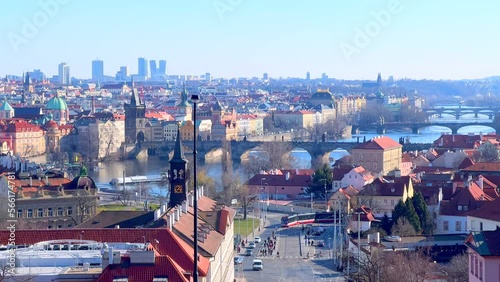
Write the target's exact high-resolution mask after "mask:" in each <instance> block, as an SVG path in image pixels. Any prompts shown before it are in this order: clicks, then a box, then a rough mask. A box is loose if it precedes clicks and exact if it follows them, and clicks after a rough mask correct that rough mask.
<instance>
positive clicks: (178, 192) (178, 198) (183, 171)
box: [168, 125, 189, 208]
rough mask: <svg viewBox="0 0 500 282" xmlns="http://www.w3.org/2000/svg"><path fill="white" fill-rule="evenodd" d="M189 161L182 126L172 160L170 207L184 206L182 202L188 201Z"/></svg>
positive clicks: (178, 127) (178, 128) (178, 131)
mask: <svg viewBox="0 0 500 282" xmlns="http://www.w3.org/2000/svg"><path fill="white" fill-rule="evenodd" d="M186 164H187V160H186V158H185V157H184V152H183V149H182V141H181V130H180V125H178V126H177V139H176V140H175V148H174V155H173V156H172V159H171V160H170V170H169V177H170V201H169V203H168V206H169V207H171V208H172V207H175V206H177V205H182V202H184V201H186V200H187V189H186V188H187V185H186V184H187V183H186V182H187V178H188V177H189V172H188V171H187V165H186Z"/></svg>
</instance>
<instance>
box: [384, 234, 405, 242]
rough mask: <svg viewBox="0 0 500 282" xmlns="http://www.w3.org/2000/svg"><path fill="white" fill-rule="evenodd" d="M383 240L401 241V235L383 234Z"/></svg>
mask: <svg viewBox="0 0 500 282" xmlns="http://www.w3.org/2000/svg"><path fill="white" fill-rule="evenodd" d="M384 240H386V241H389V242H401V237H399V236H396V235H393V236H385V237H384Z"/></svg>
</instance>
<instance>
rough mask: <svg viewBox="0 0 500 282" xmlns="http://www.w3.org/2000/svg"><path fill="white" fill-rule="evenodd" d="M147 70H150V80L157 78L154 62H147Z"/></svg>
mask: <svg viewBox="0 0 500 282" xmlns="http://www.w3.org/2000/svg"><path fill="white" fill-rule="evenodd" d="M149 69H150V71H151V72H150V74H151V78H156V77H157V76H158V68H157V67H156V60H150V61H149Z"/></svg>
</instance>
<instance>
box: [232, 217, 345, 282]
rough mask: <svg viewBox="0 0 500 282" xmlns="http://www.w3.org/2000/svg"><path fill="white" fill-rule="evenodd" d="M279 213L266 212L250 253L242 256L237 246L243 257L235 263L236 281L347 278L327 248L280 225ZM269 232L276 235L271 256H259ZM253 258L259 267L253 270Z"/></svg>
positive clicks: (317, 281)
mask: <svg viewBox="0 0 500 282" xmlns="http://www.w3.org/2000/svg"><path fill="white" fill-rule="evenodd" d="M281 216H283V214H279V213H268V215H267V220H266V226H265V228H264V229H261V230H262V232H261V233H260V234H257V233H256V236H259V237H260V238H261V242H260V243H256V244H255V248H254V249H253V251H252V255H251V256H244V254H245V252H246V248H241V252H240V254H239V255H241V256H244V259H243V262H242V263H241V264H237V265H235V278H236V281H247V282H253V281H255V282H257V281H259V282H262V281H278V282H280V281H281V282H285V281H287V282H288V281H308V282H320V281H321V282H327V281H339V282H340V281H347V280H346V279H345V278H344V276H343V274H342V273H339V272H337V271H335V270H334V267H333V263H332V259H330V258H329V252H328V249H326V248H324V247H316V246H310V245H309V244H307V245H306V240H305V238H304V233H303V232H302V227H292V228H281V226H280V218H281ZM273 232H275V235H276V248H275V251H274V252H273V254H272V255H260V254H259V250H260V249H261V248H263V244H264V240H267V239H268V238H271V237H272V234H273ZM299 238H300V239H299ZM250 239H251V238H250V237H249V238H248V241H250ZM311 239H312V240H314V237H312V238H311ZM299 240H300V241H299ZM299 242H300V243H299ZM247 246H248V244H247ZM278 252H279V256H278ZM320 252H321V256H320V255H319V253H320ZM308 254H309V256H308ZM254 259H259V260H262V270H254V269H253V260H254Z"/></svg>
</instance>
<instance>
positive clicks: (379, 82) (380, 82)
mask: <svg viewBox="0 0 500 282" xmlns="http://www.w3.org/2000/svg"><path fill="white" fill-rule="evenodd" d="M377 86H378V87H380V86H382V75H381V74H380V73H378V76H377Z"/></svg>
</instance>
